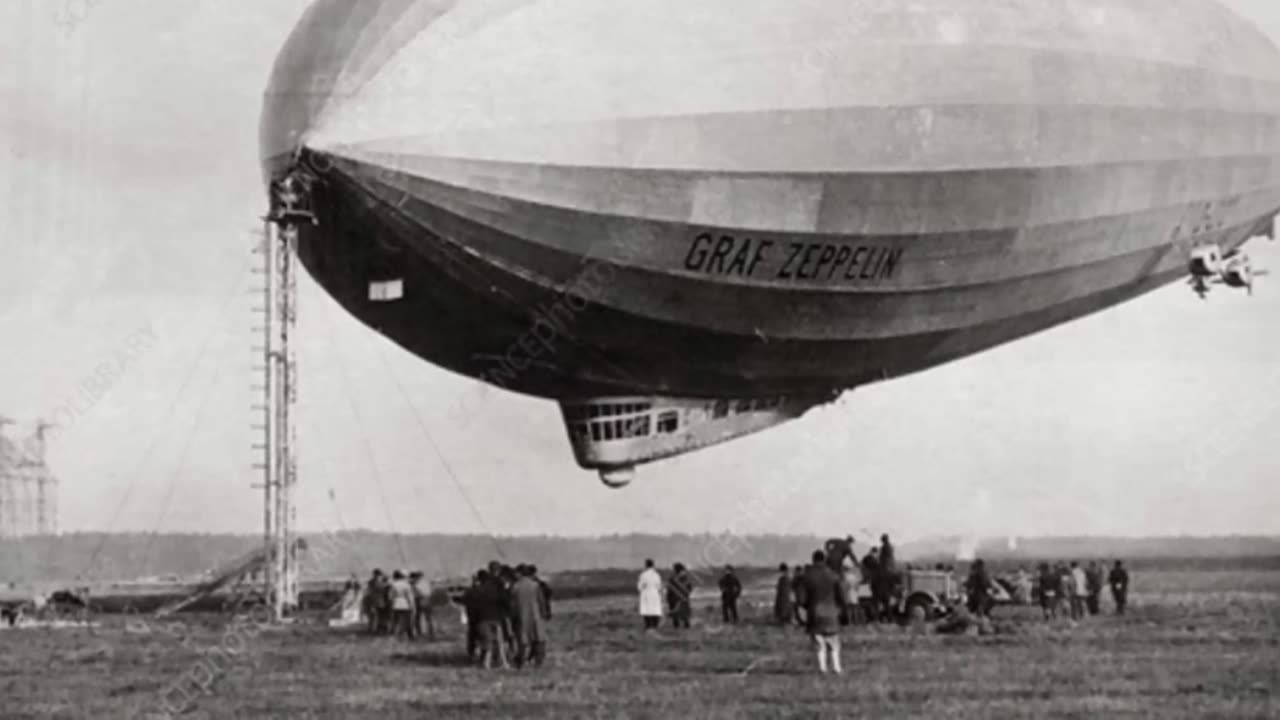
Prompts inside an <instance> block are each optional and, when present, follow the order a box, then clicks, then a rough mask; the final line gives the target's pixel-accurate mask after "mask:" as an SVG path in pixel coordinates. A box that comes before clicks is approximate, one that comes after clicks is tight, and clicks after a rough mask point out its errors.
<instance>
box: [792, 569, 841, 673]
mask: <svg viewBox="0 0 1280 720" xmlns="http://www.w3.org/2000/svg"><path fill="white" fill-rule="evenodd" d="M800 585H801V588H802V591H803V596H804V600H803V602H804V606H805V617H806V618H807V619H808V623H807V625H806V628H805V629H806V630H808V632H809V637H810V638H812V640H813V645H814V648H815V649H816V650H817V653H818V670H819V671H820V672H822V673H823V674H825V673H826V672H827V661H828V659H829V660H830V663H831V670H833V671H834V672H835V673H836V674H837V675H839V674H840V673H842V672H843V668H841V666H840V616H841V614H842V613H843V612H844V611H845V606H846V604H847V600H846V598H847V596H848V594H847V591H846V588H845V587H844V580H843V579H842V578H841V577H840V574H839V573H837V572H835V571H834V570H832V569H831V568H830V567H828V566H827V564H826V557H825V556H824V554H823V552H822V551H821V550H817V551H815V552H814V553H813V564H812V565H810V566H809V567H808V569H806V570H805V571H804V575H803V576H802V578H801V581H800Z"/></svg>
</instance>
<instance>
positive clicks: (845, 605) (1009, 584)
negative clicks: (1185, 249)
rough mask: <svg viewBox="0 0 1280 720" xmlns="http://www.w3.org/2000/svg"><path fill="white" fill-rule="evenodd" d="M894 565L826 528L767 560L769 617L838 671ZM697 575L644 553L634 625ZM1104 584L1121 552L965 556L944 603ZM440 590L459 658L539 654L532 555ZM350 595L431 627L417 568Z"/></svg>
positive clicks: (1092, 595) (379, 576)
mask: <svg viewBox="0 0 1280 720" xmlns="http://www.w3.org/2000/svg"><path fill="white" fill-rule="evenodd" d="M905 570H906V572H903V571H902V570H900V569H899V567H898V564H897V562H896V559H895V555H894V546H893V543H892V542H891V541H890V539H889V536H888V535H882V536H881V538H880V544H879V546H876V547H871V548H870V549H868V550H867V552H866V553H865V554H863V555H862V556H861V557H859V556H858V554H857V553H856V552H855V545H854V541H853V538H852V537H846V538H845V539H844V540H831V541H829V542H827V543H826V545H825V547H824V548H823V549H821V550H816V551H814V552H813V554H812V557H811V558H810V562H809V563H807V564H797V565H795V566H794V568H793V567H791V566H788V565H787V564H785V563H784V564H782V565H780V566H779V568H778V577H777V580H776V583H775V585H774V596H773V613H772V619H773V621H774V623H775V624H777V625H780V626H784V627H787V626H800V627H802V628H804V629H805V631H806V632H807V634H808V635H809V636H810V637H811V639H812V642H813V645H814V648H815V651H816V653H817V659H818V668H819V670H820V671H821V672H823V673H826V672H835V673H840V672H842V667H841V661H840V630H841V628H842V627H845V626H848V625H856V624H864V623H875V622H882V623H887V622H894V621H896V620H897V619H899V617H901V615H902V612H903V610H904V603H903V597H902V595H903V591H904V585H905V583H904V576H905V575H907V574H910V577H911V578H912V583H915V582H916V581H917V577H918V575H917V573H916V572H915V571H914V570H913V569H912V568H911V567H910V566H906V568H905ZM937 570H939V571H941V573H940V576H943V577H947V578H950V577H951V573H950V568H946V567H942V566H939V567H938V568H937ZM716 584H717V585H718V589H719V594H720V611H721V612H720V614H721V620H722V621H723V622H724V624H726V625H735V624H737V623H738V622H739V621H740V614H739V609H738V604H739V600H740V599H741V597H742V594H743V583H742V580H741V579H740V578H739V577H738V574H737V571H736V570H735V569H734V568H733V567H732V566H728V567H725V568H724V570H723V572H722V573H720V575H719V579H718V581H717V583H716ZM948 584H949V585H952V586H954V584H955V583H954V582H952V581H948ZM698 585H699V578H698V576H697V575H696V573H694V572H693V571H691V570H690V569H689V568H688V567H686V566H685V565H684V564H683V563H675V564H674V565H673V566H672V568H671V572H670V574H669V576H668V577H666V578H664V577H663V574H662V573H661V572H659V571H658V569H657V567H656V566H655V564H654V561H653V560H651V559H650V560H646V561H645V568H644V570H643V571H642V572H641V573H640V576H639V578H638V580H637V583H636V590H637V593H638V595H639V610H640V616H641V618H642V619H643V628H644V631H645V632H651V631H654V630H657V629H658V628H659V627H660V626H661V623H662V620H663V617H664V616H667V617H670V618H671V626H672V627H673V628H675V629H677V630H679V629H685V628H690V627H691V626H692V620H693V594H694V591H695V589H696V588H697V587H698ZM1108 586H1109V587H1110V589H1111V597H1112V600H1113V602H1114V603H1115V610H1116V613H1117V614H1123V613H1124V611H1125V607H1126V603H1127V598H1128V590H1129V573H1128V571H1127V570H1126V569H1125V567H1124V565H1123V563H1122V562H1119V561H1117V562H1116V563H1115V565H1114V567H1112V569H1111V571H1110V572H1109V573H1108V574H1107V575H1106V576H1105V578H1104V575H1103V568H1102V566H1101V565H1100V564H1099V563H1097V562H1096V561H1095V562H1090V563H1088V565H1087V566H1084V567H1081V565H1080V564H1079V563H1077V562H1073V563H1070V564H1069V565H1068V564H1066V563H1058V564H1056V565H1053V566H1051V565H1050V564H1048V563H1042V564H1041V565H1040V567H1039V569H1038V572H1036V573H1034V574H1033V573H1030V572H1027V571H1026V569H1025V568H1024V569H1021V570H1019V571H1018V572H1017V573H1016V574H1015V575H1013V576H1012V577H1011V578H1009V577H1006V578H1001V579H1000V580H999V581H998V582H997V580H996V579H994V578H993V577H992V576H991V575H990V573H989V572H988V570H987V567H986V564H985V563H984V562H983V561H982V560H981V559H978V560H975V561H974V562H973V563H972V564H971V566H970V569H969V575H968V578H967V579H966V581H965V583H964V591H965V592H964V599H965V603H964V607H963V608H961V607H954V608H952V612H953V613H955V612H964V611H965V610H967V612H968V613H969V617H976V618H985V617H989V615H990V612H991V609H992V607H993V606H994V605H995V604H996V602H997V596H1001V597H1004V598H1005V599H1010V598H1012V600H1013V601H1014V602H1018V603H1031V602H1037V603H1038V604H1039V605H1040V607H1041V608H1042V609H1043V612H1044V616H1045V618H1046V619H1052V618H1056V617H1058V616H1059V615H1060V614H1061V615H1063V616H1069V617H1071V618H1073V619H1075V620H1079V619H1082V618H1084V617H1085V616H1086V615H1096V614H1098V613H1100V612H1101V595H1102V592H1103V589H1104V587H1108ZM359 589H360V587H359V583H358V582H354V583H353V584H352V585H349V586H348V591H349V593H350V592H352V591H359ZM913 593H914V591H913ZM450 599H451V600H453V601H454V602H456V603H457V604H458V605H459V606H461V608H462V610H463V617H464V621H465V623H466V626H467V657H468V659H469V660H470V661H471V662H473V663H475V664H477V665H478V666H480V667H482V668H486V669H492V668H508V667H511V666H513V665H514V666H515V667H517V668H519V667H524V666H526V665H534V666H540V665H542V664H543V662H544V661H545V659H546V655H547V623H548V622H549V621H550V619H551V588H550V586H549V585H548V584H547V583H546V582H545V581H544V580H543V579H542V578H540V577H539V576H538V569H537V568H536V567H535V566H533V565H525V564H522V565H518V566H516V567H511V566H508V565H503V564H501V563H499V562H496V561H495V562H491V563H489V566H488V567H487V568H484V569H481V570H480V571H479V572H477V573H476V574H475V576H474V577H473V578H472V580H471V584H470V586H469V587H467V588H466V589H465V590H464V591H462V592H461V593H460V594H458V595H456V596H455V597H451V598H450ZM361 604H362V607H361V609H362V613H361V614H362V615H363V616H364V617H365V618H366V619H367V623H368V629H369V632H370V633H372V634H377V635H386V636H392V637H403V638H406V639H415V638H421V637H425V638H428V639H432V638H434V636H435V623H434V622H433V618H432V607H431V606H432V598H431V589H430V586H429V585H428V584H427V583H426V581H425V580H424V579H423V575H422V573H419V572H413V573H408V574H406V573H405V572H403V571H399V570H397V571H395V572H393V573H392V574H391V576H390V577H388V576H386V575H385V574H384V573H383V572H382V571H381V570H374V571H373V575H372V577H371V578H370V579H369V581H368V583H367V584H366V586H365V588H364V592H363V597H362V600H361ZM944 620H946V618H944Z"/></svg>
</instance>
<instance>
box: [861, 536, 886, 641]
mask: <svg viewBox="0 0 1280 720" xmlns="http://www.w3.org/2000/svg"><path fill="white" fill-rule="evenodd" d="M880 584H881V580H880V558H879V557H878V556H877V555H876V549H875V547H872V548H871V549H869V550H867V554H866V556H865V557H863V558H862V586H861V587H859V588H858V600H859V602H860V603H861V604H862V606H863V611H864V612H865V613H866V615H867V622H872V623H873V622H876V621H878V620H879V619H880V608H879V607H877V606H878V604H879V597H878V596H877V595H876V589H877V588H879V587H880Z"/></svg>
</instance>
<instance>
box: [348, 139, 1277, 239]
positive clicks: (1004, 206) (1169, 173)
mask: <svg viewBox="0 0 1280 720" xmlns="http://www.w3.org/2000/svg"><path fill="white" fill-rule="evenodd" d="M333 162H335V163H337V164H341V165H344V166H347V169H348V173H349V174H351V175H353V176H354V177H357V178H360V179H363V180H365V181H367V182H370V183H378V185H379V186H380V187H381V188H382V194H383V195H385V196H387V197H394V198H396V199H397V201H399V199H400V198H402V197H404V196H405V195H406V194H413V195H416V196H418V197H419V198H421V199H425V200H428V201H434V202H436V203H437V204H440V205H442V206H443V207H446V208H450V209H455V208H456V210H455V212H457V213H458V214H462V215H466V214H467V210H468V208H475V209H476V211H478V212H487V213H491V214H492V215H494V216H499V215H501V214H504V213H505V214H507V215H509V216H513V217H512V218H511V219H514V220H516V221H520V222H536V223H538V224H539V225H540V226H542V227H547V228H549V230H548V232H546V233H545V237H542V238H539V239H540V240H541V241H542V242H544V243H545V244H550V245H554V246H558V247H560V248H562V249H566V250H569V251H571V252H579V253H581V252H585V251H586V250H587V249H588V246H591V247H594V246H595V245H597V244H599V245H604V246H606V247H607V248H609V249H608V250H607V251H604V252H601V254H602V255H606V256H608V255H615V254H616V255H619V256H621V257H623V258H625V257H626V256H627V254H628V253H637V254H640V255H642V254H643V253H644V251H645V250H646V249H647V248H646V246H645V245H643V244H642V243H649V246H648V248H653V249H659V250H660V249H662V248H664V247H666V246H664V245H663V244H661V243H663V242H664V240H665V241H666V242H668V243H669V242H671V240H670V236H671V235H672V234H673V233H674V231H676V230H678V229H680V228H686V229H687V228H697V229H699V230H698V231H700V230H710V231H714V232H722V231H724V232H729V233H741V234H755V235H759V236H761V237H768V236H771V235H780V234H785V235H786V236H789V237H800V238H806V239H807V238H812V239H814V240H825V239H836V238H839V237H843V236H851V235H852V236H858V237H860V238H876V239H880V240H885V241H893V242H906V241H910V242H911V243H912V246H913V247H914V248H916V250H913V252H915V253H926V254H936V255H941V256H944V257H954V256H955V253H956V252H957V248H956V244H955V243H954V242H953V240H954V235H955V234H956V233H969V234H970V235H971V236H974V237H988V238H989V237H990V236H991V234H992V233H1000V232H1008V231H1010V230H1023V229H1026V230H1031V231H1034V230H1037V229H1049V230H1050V231H1051V230H1052V229H1053V228H1055V227H1056V226H1061V225H1064V224H1066V223H1079V222H1082V221H1090V220H1095V219H1100V218H1118V217H1126V216H1133V215H1135V214H1138V213H1144V212H1152V211H1156V210H1160V209H1165V210H1174V209H1177V208H1181V207H1184V206H1186V205H1187V204H1189V203H1200V202H1212V203H1223V204H1226V203H1227V202H1228V201H1231V202H1238V201H1239V200H1238V199H1234V198H1236V197H1237V196H1239V197H1243V196H1247V195H1250V194H1261V193H1267V192H1271V193H1275V194H1278V195H1280V154H1278V155H1276V156H1241V157H1237V158H1231V159H1207V160H1196V159H1187V160H1183V161H1179V162H1177V163H1174V162H1166V163H1158V164H1155V163H1152V164H1148V163H1140V164H1132V165H1130V164H1112V165H1098V166H1094V167H1090V168H1038V169H1037V168H1022V169H1017V170H992V171H990V172H987V173H980V172H972V171H969V172H964V173H908V174H893V175H875V174H870V175H844V176H828V177H824V178H823V179H822V180H821V181H820V182H819V181H818V180H813V181H800V180H794V179H790V178H789V176H776V177H775V176H769V175H765V176H760V177H757V178H742V179H741V180H742V181H743V182H744V183H745V182H761V183H764V182H779V183H786V182H805V183H810V184H811V187H812V188H813V190H814V192H815V193H817V194H818V195H820V197H818V198H817V203H818V204H817V205H815V209H813V210H811V211H810V212H814V213H818V216H817V217H813V218H810V219H809V221H808V222H807V223H805V224H803V225H801V224H785V225H777V226H774V227H744V226H743V225H742V224H741V223H738V222H734V218H729V217H726V218H720V219H717V218H715V217H713V216H707V215H705V214H701V213H697V212H695V211H694V206H693V200H692V198H694V197H696V195H697V194H698V193H699V192H700V191H699V190H698V189H697V188H698V184H699V183H701V182H703V181H706V180H710V179H712V178H711V177H710V176H708V175H707V174H705V173H701V174H687V175H684V176H672V177H669V178H667V179H665V180H663V179H655V180H654V181H653V182H648V181H646V180H645V179H644V177H645V176H649V174H648V173H639V172H637V173H627V172H622V171H614V172H588V173H586V174H585V177H584V178H583V179H579V180H577V182H576V183H575V184H574V185H573V186H572V187H569V186H567V185H563V183H560V185H561V186H563V187H565V189H564V190H563V191H561V195H560V196H559V197H554V198H553V197H547V198H544V199H543V200H542V201H539V200H530V199H527V198H524V197H518V196H517V197H513V196H511V195H504V194H502V192H503V190H502V189H501V188H491V189H477V188H467V187H464V186H459V185H457V184H454V183H451V182H447V181H443V180H435V179H430V178H426V177H420V176H418V175H416V174H413V173H410V172H404V171H400V170H396V169H394V168H395V165H394V164H393V162H391V161H389V165H388V166H386V167H384V166H380V165H379V166H373V167H370V166H367V165H364V164H362V163H359V162H357V161H351V160H346V159H343V158H335V159H334V160H333ZM536 172H538V173H539V174H542V173H543V172H551V171H550V170H546V171H541V170H540V171H536ZM635 175H640V176H642V177H641V178H640V179H638V180H632V178H631V176H635ZM659 177H660V178H661V177H662V176H659ZM450 180H453V181H454V182H461V180H458V179H456V178H450ZM726 182H727V181H726ZM654 186H657V187H661V188H662V194H663V195H664V196H666V197H668V198H670V200H668V203H669V204H668V205H667V207H665V208H659V207H656V206H655V207H652V208H650V212H648V213H647V214H639V213H634V212H630V211H629V209H628V208H627V207H626V206H625V204H626V203H627V202H629V200H627V199H628V198H631V197H634V196H637V195H643V194H645V193H652V192H653V190H654ZM711 190H713V188H708V189H707V191H708V192H710V191H711ZM714 190H715V191H716V192H717V194H719V195H722V196H723V195H725V194H731V193H732V188H731V187H716V188H714ZM570 192H573V193H578V192H580V193H582V196H583V197H584V198H590V197H591V196H592V195H600V196H601V198H600V199H598V200H587V201H586V202H585V203H580V205H583V204H585V205H589V207H585V208H584V207H574V206H573V204H572V202H573V201H572V200H571V198H570V196H568V195H567V194H568V193H570ZM605 198H615V199H614V200H612V201H610V202H612V203H613V204H615V205H622V207H618V208H616V209H609V208H607V207H605V205H604V202H605ZM771 199H772V198H770V197H761V198H759V200H771ZM633 209H639V208H633ZM979 210H980V211H981V212H982V213H984V214H981V215H979V214H978V213H979ZM777 212H778V214H779V215H785V214H786V213H787V210H786V208H781V207H780V208H778V209H777ZM579 219H580V222H581V223H590V224H591V227H589V228H588V227H586V226H585V225H584V224H577V225H575V222H577V221H579ZM508 221H509V220H508ZM533 229H534V228H531V229H530V230H531V231H532V230H533ZM619 229H625V231H626V233H628V235H627V236H626V238H627V239H626V241H625V242H624V241H622V240H618V239H616V238H614V237H613V236H612V235H611V234H610V233H609V232H600V230H613V231H614V232H616V231H617V230H619ZM695 232H696V231H695ZM523 234H529V233H523ZM664 234H665V235H667V236H668V237H667V238H664V237H662V236H663V235H664ZM675 234H678V233H675ZM633 236H634V240H632V237H633ZM691 239H692V236H691V235H687V236H686V237H685V238H684V241H685V242H687V241H688V240H691ZM964 249H965V248H964V247H961V248H959V250H960V251H961V252H963V251H964Z"/></svg>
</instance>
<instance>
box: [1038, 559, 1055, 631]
mask: <svg viewBox="0 0 1280 720" xmlns="http://www.w3.org/2000/svg"><path fill="white" fill-rule="evenodd" d="M1036 591H1037V594H1038V595H1039V596H1040V609H1041V610H1043V611H1044V619H1045V620H1052V619H1054V618H1056V617H1058V574H1057V573H1056V572H1054V571H1053V570H1052V569H1050V568H1049V563H1040V574H1039V576H1038V577H1037V579H1036Z"/></svg>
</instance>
